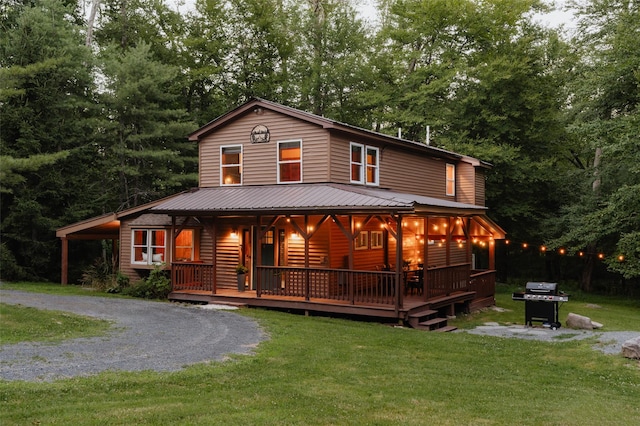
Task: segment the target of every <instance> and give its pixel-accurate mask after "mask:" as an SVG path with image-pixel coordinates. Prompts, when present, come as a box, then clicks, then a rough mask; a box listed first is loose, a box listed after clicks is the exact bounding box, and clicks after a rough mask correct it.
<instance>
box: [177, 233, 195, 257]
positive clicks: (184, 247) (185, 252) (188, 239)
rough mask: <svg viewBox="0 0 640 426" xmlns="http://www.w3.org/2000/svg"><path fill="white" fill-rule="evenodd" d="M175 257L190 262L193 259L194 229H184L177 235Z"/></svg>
mask: <svg viewBox="0 0 640 426" xmlns="http://www.w3.org/2000/svg"><path fill="white" fill-rule="evenodd" d="M175 244H176V246H175V250H176V253H175V258H176V260H177V261H182V262H188V261H190V260H193V254H194V250H193V248H194V243H193V230H192V229H183V230H182V231H180V233H179V234H178V236H177V237H176V243H175Z"/></svg>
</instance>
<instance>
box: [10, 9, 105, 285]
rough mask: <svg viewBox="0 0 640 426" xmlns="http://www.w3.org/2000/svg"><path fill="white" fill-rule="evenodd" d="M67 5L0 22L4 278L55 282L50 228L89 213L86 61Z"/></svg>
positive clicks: (17, 13)
mask: <svg viewBox="0 0 640 426" xmlns="http://www.w3.org/2000/svg"><path fill="white" fill-rule="evenodd" d="M68 3H69V2H59V1H51V0H38V1H29V2H13V3H11V4H9V5H8V6H7V8H6V9H4V10H3V12H4V13H3V14H2V16H1V17H0V25H1V27H2V31H1V32H0V34H2V36H1V37H0V65H1V68H0V82H2V83H1V84H2V86H1V87H2V90H1V92H0V116H1V117H2V126H1V128H0V142H1V143H0V157H1V158H2V169H3V179H2V185H3V188H2V189H3V190H2V194H0V196H1V197H2V200H1V204H2V207H1V211H2V213H1V217H2V223H1V232H2V239H3V248H2V250H3V255H2V257H3V277H4V278H5V279H24V278H33V277H40V278H46V279H51V278H53V277H55V276H56V273H57V272H56V271H57V270H58V267H57V266H58V264H57V263H58V259H59V256H56V253H58V252H59V250H58V241H57V239H56V238H55V232H54V231H55V229H56V228H57V227H59V226H62V225H63V224H66V223H69V222H70V221H72V220H75V219H76V217H77V216H76V214H83V213H84V214H85V215H86V212H87V211H91V212H92V213H95V210H94V209H93V208H94V207H95V204H92V203H91V202H90V199H91V190H90V188H89V186H88V182H91V181H92V179H93V177H94V174H93V173H94V171H93V169H91V168H90V167H86V166H88V165H89V166H90V165H91V163H92V158H91V155H90V149H88V147H89V144H88V142H87V137H86V136H87V134H88V133H90V128H91V125H92V121H91V120H92V117H93V114H94V111H95V110H94V108H93V104H92V102H91V101H92V94H93V80H92V75H91V63H92V61H91V55H90V51H89V49H87V48H86V47H85V46H84V43H83V36H82V32H81V30H82V27H81V19H80V17H79V14H78V11H77V10H76V8H75V5H73V4H71V5H70V4H68ZM77 206H83V208H82V209H76V207H77ZM85 217H86V216H85ZM7 260H8V261H9V262H11V263H12V264H11V265H7V264H6V263H4V262H5V261H7ZM8 271H9V272H8ZM7 273H8V274H9V275H7Z"/></svg>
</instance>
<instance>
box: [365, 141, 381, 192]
mask: <svg viewBox="0 0 640 426" xmlns="http://www.w3.org/2000/svg"><path fill="white" fill-rule="evenodd" d="M378 157H379V155H378V148H372V147H370V146H368V147H367V185H378V166H379V164H378Z"/></svg>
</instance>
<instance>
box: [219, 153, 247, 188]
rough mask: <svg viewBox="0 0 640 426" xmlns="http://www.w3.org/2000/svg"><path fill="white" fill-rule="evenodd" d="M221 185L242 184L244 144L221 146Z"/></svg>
mask: <svg viewBox="0 0 640 426" xmlns="http://www.w3.org/2000/svg"><path fill="white" fill-rule="evenodd" d="M220 185H242V145H231V146H221V147H220Z"/></svg>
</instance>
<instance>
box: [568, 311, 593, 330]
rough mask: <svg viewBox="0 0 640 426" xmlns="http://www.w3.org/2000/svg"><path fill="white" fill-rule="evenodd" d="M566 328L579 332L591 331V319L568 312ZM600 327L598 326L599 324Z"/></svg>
mask: <svg viewBox="0 0 640 426" xmlns="http://www.w3.org/2000/svg"><path fill="white" fill-rule="evenodd" d="M566 324H567V327H569V328H578V329H581V330H593V323H592V322H591V318H589V317H585V316H582V315H578V314H574V313H573V312H569V315H567V323H566ZM599 325H600V324H599Z"/></svg>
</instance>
